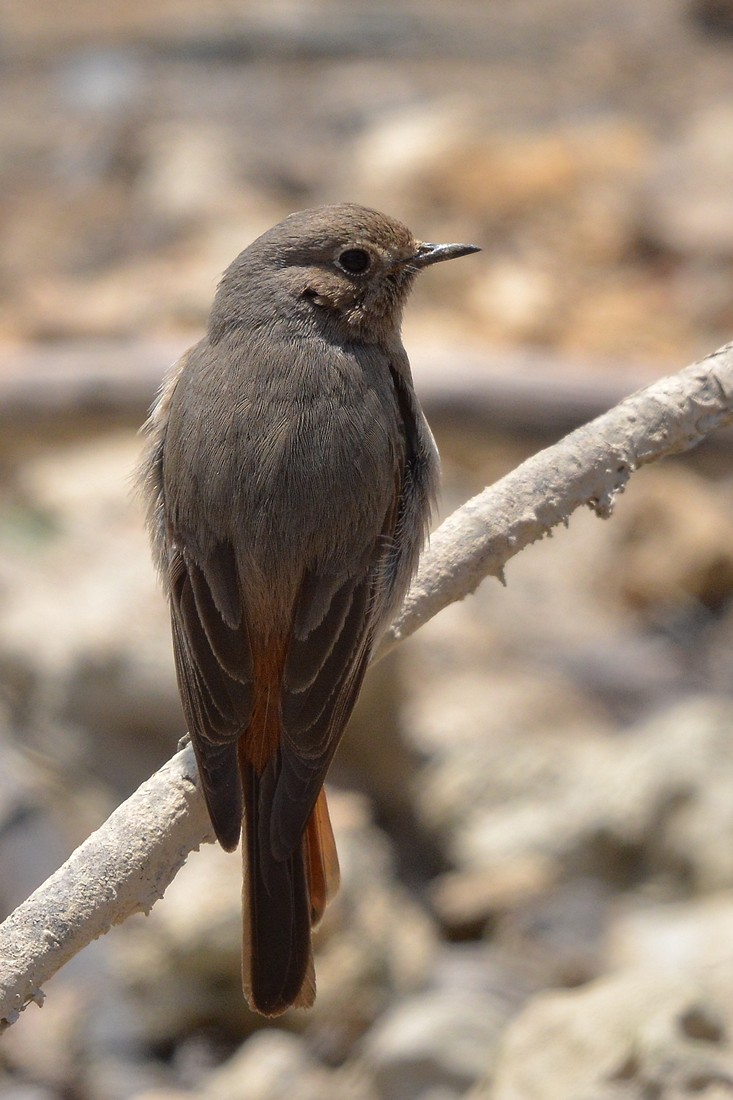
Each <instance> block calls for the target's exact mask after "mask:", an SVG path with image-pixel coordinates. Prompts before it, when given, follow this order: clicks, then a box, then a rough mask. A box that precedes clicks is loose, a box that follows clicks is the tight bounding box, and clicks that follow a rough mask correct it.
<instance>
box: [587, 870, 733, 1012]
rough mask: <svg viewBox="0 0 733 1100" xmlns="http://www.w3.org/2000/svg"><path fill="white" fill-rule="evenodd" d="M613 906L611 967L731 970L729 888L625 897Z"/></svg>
mask: <svg viewBox="0 0 733 1100" xmlns="http://www.w3.org/2000/svg"><path fill="white" fill-rule="evenodd" d="M616 908H617V911H616V914H615V917H614V920H613V924H612V927H611V934H610V937H609V944H608V964H609V967H611V968H613V969H616V968H618V969H632V968H639V969H640V968H642V967H645V968H646V969H656V970H659V972H660V973H667V974H669V973H675V974H693V975H694V974H714V973H716V972H721V973H727V974H730V973H733V892H732V891H731V890H724V891H721V892H719V893H714V894H706V895H704V896H702V897H699V898H692V899H690V898H688V899H686V900H685V901H676V902H674V901H668V902H666V903H665V902H663V901H654V900H652V899H649V898H647V899H644V898H641V899H639V898H628V899H627V900H626V901H624V902H621V901H620V902H618V903H617V907H616ZM732 1007H733V1006H732Z"/></svg>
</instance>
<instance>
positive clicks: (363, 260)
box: [338, 248, 372, 275]
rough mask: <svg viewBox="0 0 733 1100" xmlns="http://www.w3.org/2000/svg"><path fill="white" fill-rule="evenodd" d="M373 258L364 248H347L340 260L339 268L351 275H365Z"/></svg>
mask: <svg viewBox="0 0 733 1100" xmlns="http://www.w3.org/2000/svg"><path fill="white" fill-rule="evenodd" d="M371 262H372V258H371V256H370V255H369V253H368V252H367V251H366V249H364V248H347V249H346V251H345V252H342V253H341V254H340V256H339V258H338V264H339V267H342V268H343V269H344V271H348V273H349V275H363V274H364V272H365V271H368V270H369V267H370V265H371Z"/></svg>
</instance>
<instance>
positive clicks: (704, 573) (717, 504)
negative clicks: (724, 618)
mask: <svg viewBox="0 0 733 1100" xmlns="http://www.w3.org/2000/svg"><path fill="white" fill-rule="evenodd" d="M732 504H733V497H732V496H731V493H730V490H729V489H728V487H727V486H725V485H722V486H720V485H716V484H715V483H711V482H710V481H709V480H706V479H704V478H703V477H701V476H700V475H699V474H696V473H694V472H693V471H691V470H687V469H683V468H680V467H675V468H671V469H670V468H666V469H664V470H663V471H662V470H649V471H645V476H643V477H640V478H639V479H638V480H637V482H636V483H635V485H634V490H633V492H632V493H629V494H628V497H626V498H625V499H624V500H623V502H622V504H621V505H620V506H619V508H618V510H617V514H616V516H615V518H614V523H613V529H612V530H611V531H610V532H609V540H608V544H607V548H606V561H605V562H600V563H599V566H598V568H599V575H600V574H602V575H603V576H604V577H605V578H606V580H605V583H604V590H605V593H606V594H607V595H608V597H609V598H610V599H611V600H615V599H617V598H618V596H621V597H622V598H623V599H624V600H626V601H627V602H628V603H629V604H630V605H631V606H632V607H634V608H635V609H637V610H638V611H640V612H641V613H642V614H644V615H646V616H647V617H648V618H650V619H652V620H655V619H656V620H657V621H661V622H664V620H665V619H669V618H670V617H671V616H673V615H675V616H677V617H684V616H685V615H688V616H690V615H691V616H695V615H698V614H699V613H700V611H707V612H716V611H718V610H719V609H720V608H721V607H723V606H725V605H726V604H727V603H728V602H729V601H730V600H731V597H732V596H733V509H732V508H731V505H732Z"/></svg>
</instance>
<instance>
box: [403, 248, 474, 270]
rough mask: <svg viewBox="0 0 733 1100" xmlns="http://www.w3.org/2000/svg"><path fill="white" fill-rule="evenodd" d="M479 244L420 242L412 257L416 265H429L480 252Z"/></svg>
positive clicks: (412, 261) (411, 259)
mask: <svg viewBox="0 0 733 1100" xmlns="http://www.w3.org/2000/svg"><path fill="white" fill-rule="evenodd" d="M480 251H481V249H480V248H479V246H478V245H477V244H425V243H423V244H420V245H419V246H418V249H417V252H416V253H415V255H414V256H412V257H410V261H411V263H413V264H414V265H415V267H429V266H430V264H439V263H441V262H442V261H443V260H457V259H458V257H459V256H470V255H471V253H473V252H480Z"/></svg>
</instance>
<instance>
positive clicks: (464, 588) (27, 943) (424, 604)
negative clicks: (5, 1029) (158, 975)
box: [0, 345, 733, 1026]
mask: <svg viewBox="0 0 733 1100" xmlns="http://www.w3.org/2000/svg"><path fill="white" fill-rule="evenodd" d="M731 420H733V345H727V346H726V347H724V348H721V349H720V351H718V352H715V353H714V354H713V355H711V356H710V357H709V358H707V359H705V360H703V362H702V363H698V364H695V365H694V366H692V367H688V368H687V369H686V370H683V371H681V372H680V373H679V374H677V375H673V376H671V377H669V378H665V379H662V380H661V381H660V382H656V383H654V384H653V385H652V386H649V387H648V388H647V389H646V390H642V391H641V392H639V393H637V394H634V395H633V396H632V397H629V398H627V399H626V400H625V401H623V402H622V403H621V404H620V405H618V406H617V407H616V408H614V409H612V410H611V411H610V412H608V413H605V414H604V415H603V416H601V417H599V418H598V419H597V420H594V421H593V422H592V423H591V424H588V425H586V426H585V427H583V428H580V429H579V430H578V431H576V432H573V433H572V434H571V435H569V436H567V437H566V438H565V439H564V440H562V441H561V442H560V443H558V444H557V445H556V446H554V447H550V448H548V449H547V450H545V451H542V452H541V453H540V454H538V455H535V456H534V457H533V458H531V459H529V460H528V461H527V462H525V463H523V464H522V465H521V466H520V467H518V468H517V469H516V470H514V471H513V472H512V473H511V474H508V475H507V476H506V477H505V478H503V479H502V480H501V481H499V482H498V483H497V484H496V485H494V486H492V487H491V488H490V489H486V490H484V492H483V493H480V494H479V495H478V496H477V497H474V498H473V499H472V500H470V501H469V502H468V503H467V504H465V505H464V506H463V507H462V508H459V509H458V511H457V512H455V513H454V514H453V515H452V516H450V517H449V519H447V520H446V522H445V523H444V524H443V525H442V526H441V527H440V528H439V529H438V531H436V532H435V534H434V535H433V537H432V541H431V545H430V549H429V550H428V551H427V552H426V554H425V555H424V556H423V561H422V564H421V567H420V571H419V574H418V576H417V578H416V581H415V584H414V585H413V587H412V589H411V590H410V592H409V594H408V597H407V599H406V601H405V604H404V607H403V609H402V611H401V613H400V615H399V617H398V619H397V620H396V622H395V623H394V624H393V626H392V627H391V629H390V630H389V631H388V634H387V637H386V639H385V641H384V643H383V645H382V647H381V648H380V650H379V652H378V654H377V657H379V656H381V655H382V654H383V653H384V652H386V651H387V650H388V649H390V648H391V647H392V646H393V645H395V644H396V643H397V642H398V641H399V640H401V639H402V638H405V637H407V636H408V635H409V634H412V633H413V632H414V631H415V630H417V629H418V627H419V626H421V625H422V623H424V622H426V621H427V620H428V619H430V618H432V616H433V615H436V614H437V613H438V611H440V610H441V609H442V608H443V607H445V606H447V604H449V603H452V602H453V601H455V600H460V599H462V598H463V597H464V596H466V595H467V594H468V593H469V592H472V591H473V590H474V589H475V588H476V587H477V585H478V584H479V583H480V581H481V579H482V578H483V577H485V576H487V575H489V574H494V575H496V576H501V574H502V569H503V566H504V565H505V563H506V562H507V561H508V560H509V559H510V558H511V557H513V556H514V554H517V553H518V552H519V551H520V550H521V549H523V547H525V546H526V545H527V544H528V543H530V542H533V541H535V540H536V539H538V538H541V537H542V536H543V535H544V534H546V533H547V532H548V531H549V530H550V529H551V528H552V527H553V526H555V525H556V524H558V523H563V522H566V521H567V519H568V517H569V516H570V515H571V514H572V512H573V511H575V509H576V508H578V507H579V506H580V505H590V506H591V507H593V508H594V509H595V510H596V511H597V512H598V514H599V515H602V516H607V515H608V514H609V513H610V510H611V507H612V504H613V500H614V497H615V496H616V494H617V493H619V492H621V491H622V490H623V488H624V486H625V485H626V482H627V481H628V479H629V477H630V476H631V473H632V472H633V471H634V470H635V469H637V468H638V467H639V466H641V465H643V464H644V463H647V462H652V461H654V460H656V459H658V458H662V457H664V456H665V455H669V454H675V453H677V452H680V451H684V450H686V449H688V448H689V447H692V446H694V445H695V444H696V443H699V442H700V440H702V439H704V438H705V436H706V435H708V434H709V433H710V432H711V431H713V430H714V429H715V428H717V427H719V426H720V425H722V424H725V423H727V422H728V421H731ZM195 784H196V771H195V765H194V762H193V755H192V753H191V751H190V750H184V751H183V752H181V753H178V754H177V755H176V756H175V757H173V759H172V760H170V761H169V762H168V763H167V764H166V765H165V766H164V767H163V768H161V769H160V771H158V772H157V773H156V774H155V775H154V776H152V778H151V779H149V780H148V781H147V782H146V783H144V784H143V786H142V787H140V789H139V790H138V791H137V792H136V793H135V794H134V795H133V796H132V797H131V798H130V799H128V800H127V802H125V803H124V804H123V805H122V806H120V808H119V809H118V810H116V811H115V813H114V814H112V816H111V817H110V818H109V820H108V821H107V822H106V823H105V824H104V825H103V826H102V827H101V828H100V829H99V830H98V831H97V832H96V833H94V834H93V835H92V836H91V837H89V839H88V840H87V841H86V842H85V843H84V844H83V845H82V846H81V847H80V848H79V849H78V850H77V851H76V852H75V853H74V854H73V855H72V856H71V858H70V859H69V860H68V862H67V863H66V864H64V866H63V867H62V868H61V869H60V870H59V871H57V872H56V874H54V875H52V877H51V878H50V879H48V881H47V882H46V883H44V884H43V886H41V887H39V889H38V890H36V891H35V893H34V894H32V895H31V897H30V898H29V899H28V900H27V901H26V902H24V903H23V904H22V905H21V906H19V907H18V909H16V910H15V912H14V913H12V914H11V915H10V916H9V917H8V918H7V920H6V921H5V922H4V923H3V924H2V925H0V1021H5V1025H6V1026H7V1024H8V1023H12V1022H13V1021H14V1020H15V1019H17V1017H18V1013H19V1012H20V1010H21V1009H22V1008H24V1007H25V1005H26V1004H28V1003H29V1002H30V1001H34V1000H35V1001H37V1002H40V1001H41V1000H42V993H41V987H42V985H43V983H44V982H46V981H48V979H49V978H50V977H51V976H52V975H53V974H55V973H56V971H57V970H59V969H60V967H62V966H63V965H64V963H65V962H67V961H68V960H69V959H70V958H71V957H72V956H73V955H75V954H76V953H77V952H78V951H80V950H81V948H82V947H84V946H85V945H86V944H87V943H89V942H91V940H93V939H95V938H96V937H97V936H100V935H102V934H103V933H104V932H106V931H108V930H109V928H111V927H112V925H114V924H119V923H120V922H122V921H123V920H125V918H126V917H128V916H129V915H130V914H131V913H133V912H135V911H139V910H142V911H147V910H149V909H150V908H151V906H152V905H153V903H154V902H155V901H156V900H157V899H158V898H159V897H160V896H161V895H162V894H163V892H164V890H165V889H166V887H167V886H168V884H169V883H170V882H171V881H172V879H173V878H174V877H175V874H176V872H177V871H178V869H179V868H180V867H181V865H182V864H183V863H184V861H185V859H186V856H187V855H188V853H189V852H190V851H191V850H192V849H194V848H196V847H197V846H198V845H199V844H200V843H201V842H202V841H203V840H205V839H208V838H209V837H210V829H209V825H208V820H207V817H206V811H205V809H204V805H203V799H202V797H201V795H200V793H199V791H198V788H197V787H196V785H195Z"/></svg>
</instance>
